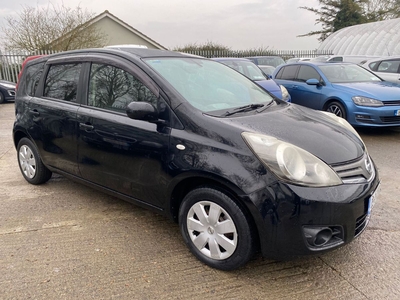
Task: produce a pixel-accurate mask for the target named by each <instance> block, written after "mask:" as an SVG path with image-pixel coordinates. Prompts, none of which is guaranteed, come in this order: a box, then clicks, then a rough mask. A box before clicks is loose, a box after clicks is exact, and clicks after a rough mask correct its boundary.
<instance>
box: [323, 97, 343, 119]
mask: <svg viewBox="0 0 400 300" xmlns="http://www.w3.org/2000/svg"><path fill="white" fill-rule="evenodd" d="M332 102H339V103H340V104H341V105H342V106H343V108H344V110H345V113H346V116H348V115H349V111H348V109H347V105H346V104H345V102H344V101H343V100H342V99H341V98H338V97H331V98H329V99H327V100H326V101H325V103H324V106H323V107H322V110H323V111H326V109H327V107H328V105H329V104H331V103H332Z"/></svg>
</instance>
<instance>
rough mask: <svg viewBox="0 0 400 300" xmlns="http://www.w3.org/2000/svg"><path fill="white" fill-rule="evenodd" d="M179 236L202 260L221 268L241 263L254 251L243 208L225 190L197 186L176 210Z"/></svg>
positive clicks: (249, 226) (252, 236) (235, 266)
mask: <svg viewBox="0 0 400 300" xmlns="http://www.w3.org/2000/svg"><path fill="white" fill-rule="evenodd" d="M179 224H180V228H181V232H182V236H183V238H184V240H185V242H186V244H187V246H188V247H189V249H190V250H191V252H192V253H193V254H194V255H195V256H196V257H197V258H198V259H199V260H200V261H202V262H203V263H205V264H207V265H209V266H210V267H213V268H217V269H221V270H233V269H237V268H239V267H240V266H242V265H244V264H245V263H246V262H247V261H248V260H249V259H250V258H251V257H252V256H253V254H254V248H255V246H254V244H255V243H254V234H253V233H254V231H253V230H251V222H249V220H248V217H246V215H245V213H244V211H243V210H242V209H241V208H240V207H239V206H238V205H237V204H236V203H235V202H234V201H233V200H232V199H231V198H230V197H229V196H228V195H226V194H225V193H222V192H220V191H218V190H215V189H212V188H206V187H205V188H198V189H195V190H193V191H191V192H189V193H188V194H187V195H186V197H185V198H184V200H183V202H182V204H181V207H180V211H179Z"/></svg>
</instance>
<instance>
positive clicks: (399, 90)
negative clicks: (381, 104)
mask: <svg viewBox="0 0 400 300" xmlns="http://www.w3.org/2000/svg"><path fill="white" fill-rule="evenodd" d="M332 87H334V88H336V89H337V90H340V91H342V92H347V93H350V94H351V96H364V97H370V98H373V99H377V100H382V101H385V100H387V101H389V100H397V99H399V95H400V84H396V83H392V82H388V81H381V82H354V83H333V84H332Z"/></svg>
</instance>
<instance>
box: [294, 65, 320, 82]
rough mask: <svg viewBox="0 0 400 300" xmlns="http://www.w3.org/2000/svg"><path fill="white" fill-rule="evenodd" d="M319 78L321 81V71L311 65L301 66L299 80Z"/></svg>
mask: <svg viewBox="0 0 400 300" xmlns="http://www.w3.org/2000/svg"><path fill="white" fill-rule="evenodd" d="M312 78H314V79H317V80H318V81H321V77H320V76H319V73H318V72H317V71H316V70H315V69H314V68H313V67H310V66H301V67H300V70H299V74H298V75H297V80H299V81H302V82H306V81H307V80H308V79H312Z"/></svg>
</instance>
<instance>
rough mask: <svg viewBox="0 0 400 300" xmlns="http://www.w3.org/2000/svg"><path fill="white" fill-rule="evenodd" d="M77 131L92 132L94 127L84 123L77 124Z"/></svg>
mask: <svg viewBox="0 0 400 300" xmlns="http://www.w3.org/2000/svg"><path fill="white" fill-rule="evenodd" d="M79 129H82V130H85V131H86V132H89V131H93V129H94V126H93V125H91V124H86V123H79Z"/></svg>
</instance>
